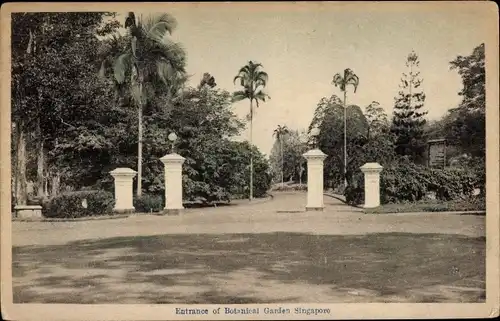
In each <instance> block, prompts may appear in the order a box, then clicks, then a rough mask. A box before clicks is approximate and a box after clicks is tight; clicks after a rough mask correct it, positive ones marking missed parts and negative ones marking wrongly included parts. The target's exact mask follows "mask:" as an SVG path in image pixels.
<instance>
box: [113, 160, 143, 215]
mask: <svg viewBox="0 0 500 321" xmlns="http://www.w3.org/2000/svg"><path fill="white" fill-rule="evenodd" d="M110 174H111V176H113V178H114V180H115V207H114V208H113V211H114V212H117V213H133V212H135V208H134V198H133V186H132V184H133V180H134V177H135V175H136V174H137V172H136V171H134V170H133V169H130V168H125V167H119V168H116V169H115V170H113V171H111V172H110Z"/></svg>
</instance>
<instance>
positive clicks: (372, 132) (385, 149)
mask: <svg viewBox="0 0 500 321" xmlns="http://www.w3.org/2000/svg"><path fill="white" fill-rule="evenodd" d="M365 117H366V120H367V123H368V131H367V137H366V144H365V145H364V146H363V149H362V151H363V153H364V162H378V163H380V164H381V165H382V166H385V165H387V164H389V163H391V162H392V161H393V160H394V159H395V158H396V155H395V152H394V147H395V146H394V143H395V137H394V134H393V133H391V130H390V127H391V126H390V122H389V120H388V117H387V114H386V112H385V110H384V108H383V107H382V106H380V104H379V103H378V102H376V101H373V102H372V103H371V104H369V105H368V106H367V107H366V109H365Z"/></svg>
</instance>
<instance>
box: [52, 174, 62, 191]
mask: <svg viewBox="0 0 500 321" xmlns="http://www.w3.org/2000/svg"><path fill="white" fill-rule="evenodd" d="M60 182H61V176H60V175H59V173H55V174H54V175H53V176H52V184H51V186H50V187H51V191H50V195H51V196H52V197H54V196H57V194H59V185H60Z"/></svg>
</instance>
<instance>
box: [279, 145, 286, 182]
mask: <svg viewBox="0 0 500 321" xmlns="http://www.w3.org/2000/svg"><path fill="white" fill-rule="evenodd" d="M280 149H281V187H283V186H284V185H285V184H284V176H283V175H284V174H283V137H280Z"/></svg>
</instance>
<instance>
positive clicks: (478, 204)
mask: <svg viewBox="0 0 500 321" xmlns="http://www.w3.org/2000/svg"><path fill="white" fill-rule="evenodd" d="M485 210H486V202H485V200H484V198H482V199H481V198H474V199H470V200H454V201H438V200H426V201H419V202H408V203H397V204H384V205H381V206H379V207H376V208H370V209H365V210H364V211H365V213H368V214H380V213H411V212H454V211H464V212H465V211H485Z"/></svg>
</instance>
